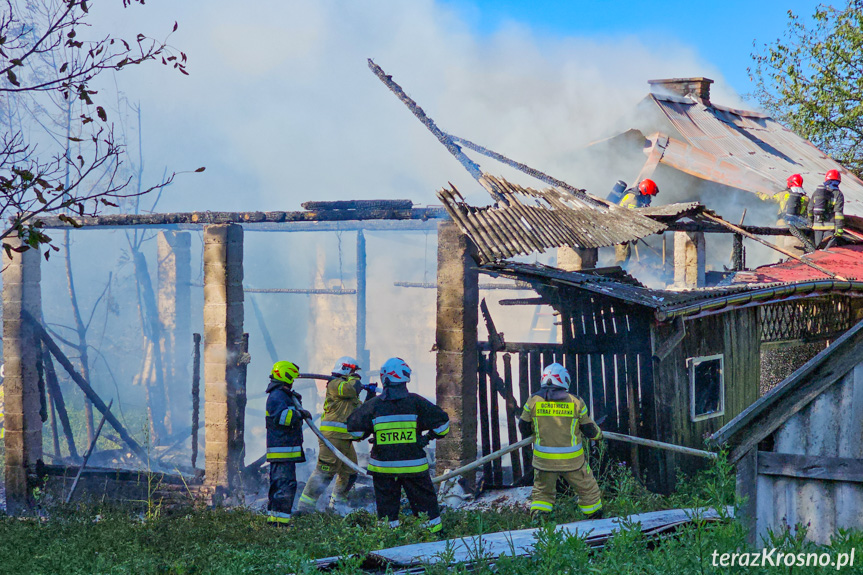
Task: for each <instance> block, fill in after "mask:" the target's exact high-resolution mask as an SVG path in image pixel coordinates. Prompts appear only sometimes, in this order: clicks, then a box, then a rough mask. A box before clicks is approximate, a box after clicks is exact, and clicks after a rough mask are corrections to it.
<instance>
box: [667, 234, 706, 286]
mask: <svg viewBox="0 0 863 575" xmlns="http://www.w3.org/2000/svg"><path fill="white" fill-rule="evenodd" d="M704 262H705V257H704V232H674V285H675V286H676V287H678V288H687V289H690V288H696V287H703V286H704V272H705V269H704Z"/></svg>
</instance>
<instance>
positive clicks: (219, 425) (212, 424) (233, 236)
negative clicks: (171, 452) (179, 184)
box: [204, 224, 246, 491]
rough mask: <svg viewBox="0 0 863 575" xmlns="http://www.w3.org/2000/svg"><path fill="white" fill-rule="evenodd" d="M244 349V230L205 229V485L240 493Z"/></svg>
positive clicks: (227, 227)
mask: <svg viewBox="0 0 863 575" xmlns="http://www.w3.org/2000/svg"><path fill="white" fill-rule="evenodd" d="M242 346H243V227H242V226H240V225H237V224H220V225H210V226H206V227H205V228H204V389H205V395H204V400H205V417H206V419H205V421H206V432H205V438H206V450H205V460H206V484H207V485H210V486H213V487H216V488H221V489H223V490H228V491H230V490H232V489H235V488H239V487H240V481H241V477H240V472H241V471H242V469H243V424H244V414H243V413H242V412H241V411H240V409H239V406H241V405H244V404H245V396H246V390H245V388H244V387H243V386H242V380H241V371H242V369H241V366H240V365H238V362H237V360H238V359H239V358H240V354H241V353H242Z"/></svg>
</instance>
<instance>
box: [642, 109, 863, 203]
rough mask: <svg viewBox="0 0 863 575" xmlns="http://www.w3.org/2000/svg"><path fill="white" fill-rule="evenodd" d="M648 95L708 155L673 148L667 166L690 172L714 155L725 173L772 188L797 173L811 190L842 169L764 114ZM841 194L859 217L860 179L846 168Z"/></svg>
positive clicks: (718, 176)
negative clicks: (740, 174) (745, 176)
mask: <svg viewBox="0 0 863 575" xmlns="http://www.w3.org/2000/svg"><path fill="white" fill-rule="evenodd" d="M648 98H650V99H652V101H653V102H654V103H655V104H656V106H657V107H658V108H659V109H660V110H661V111H662V112H663V114H664V115H665V116H666V117H667V118H668V120H669V122H671V124H672V125H673V126H674V127H675V128H676V129H677V130H678V132H680V134H681V135H682V136H683V137H684V138H685V139H686V141H687V142H688V143H689V144H691V145H692V146H693V147H694V148H697V149H698V150H700V151H701V152H704V153H705V154H707V155H706V156H704V157H701V156H698V155H697V154H695V153H690V154H689V156H688V157H683V158H681V156H680V154H679V153H675V152H679V150H673V149H672V150H671V154H669V152H668V150H666V156H665V157H663V160H662V161H663V162H666V163H669V164H670V165H674V163H675V162H677V163H680V162H682V163H683V165H689V166H690V167H691V168H692V169H693V171H699V170H700V169H701V168H704V167H705V166H709V164H710V162H709V161H708V159H709V158H715V159H718V160H720V161H722V162H724V165H725V166H726V168H727V169H728V171H729V173H730V172H731V171H732V169H731V168H732V167H733V168H734V169H736V170H738V171H745V172H748V173H749V174H750V176H751V179H752V181H754V182H763V181H769V182H773V191H779V190H781V189H783V188H784V187H785V180H786V179H787V177H788V176H790V175H791V174H795V173H797V174H801V175H802V176H803V182H804V187H805V188H806V189H807V190H808V191H809V192H810V193H811V192H812V191H813V190H814V189H815V186H817V185H818V184H820V183H822V182H823V181H824V174H825V173H826V172H827V170H831V169H837V170H840V171H844V168H842V166H841V165H840V164H839V163H837V162H835V161H834V160H833V159H831V158H830V157H829V156H827V155H826V154H825V153H824V152H822V151H821V150H819V149H818V148H816V147H815V146H814V145H812V143H811V142H809V141H808V140H806V139H804V138H801V137H800V136H798V135H797V134H795V133H794V132H792V131H791V130H789V129H788V128H786V127H785V126H783V125H782V124H780V123H779V122H777V121H776V120H774V119H773V118H770V117H769V116H764V115H762V114H757V113H752V112H746V111H742V110H732V109H730V108H724V107H721V106H715V105H712V106H704V105H703V104H701V103H699V102H695V101H694V100H688V99H687V100H684V99H680V98H674V99H671V98H663V97H657V96H656V95H650V96H648ZM669 147H671V146H669ZM675 167H678V166H675ZM678 169H681V168H678ZM709 172H710V170H708V173H709ZM696 175H697V174H696ZM722 176H723V174H722V172H721V170H720V172H718V173H716V174H714V176H711V177H710V178H709V179H715V180H716V181H718V182H719V183H725V182H724V181H723V180H724V178H723V177H722ZM699 177H704V176H699ZM743 181H746V180H745V179H744V180H743ZM762 186H763V184H762V183H757V184H756V185H753V186H751V187H749V188H747V187H742V188H741V189H748V190H750V191H763V190H762V189H761V188H762ZM734 187H741V186H739V185H735V186H734ZM842 192H843V193H844V195H845V210H846V213H849V214H855V215H863V181H861V180H860V179H858V178H857V177H856V176H854V175H853V174H851V173H850V172H846V173H843V175H842Z"/></svg>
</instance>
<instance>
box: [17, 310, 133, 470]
mask: <svg viewBox="0 0 863 575" xmlns="http://www.w3.org/2000/svg"><path fill="white" fill-rule="evenodd" d="M21 314H22V316H23V317H24V319H25V320H26V321H28V322H30V324H31V326H32V327H33V329H34V331H35V332H36V335H37V336H38V337H39V338H40V339H41V340H42V342H43V343H44V344H45V346H46V347H47V348H48V351H50V352H51V355H53V356H54V358H55V359H56V360H57V361H58V362H60V365H62V366H63V369H65V370H66V372H67V373H68V374H69V377H71V378H72V381H74V382H75V383H76V384H77V385H78V387H79V388H81V391H83V392H84V395H86V396H87V398H88V399H89V400H90V401H91V402H93V407H95V408H96V409H98V410H99V412H100V413H102V414H103V415H104V416H105V418H106V419H107V420H108V423H110V424H111V427H113V428H114V429H115V430H116V431H117V433H118V434H119V435H120V437H121V438H122V440H123V443H125V444H126V445H128V446H129V448H130V449H131V450H132V452H133V453H134V454H135V455H137V456H138V458H139V459H140V460H141V461H142V462H143V463H144V464H147V463H148V462H149V461H150V457H149V456H148V455H147V452H146V451H144V449H143V448H142V447H141V445H140V444H139V443H138V442H137V441H135V440H134V439H133V438H132V436H131V435H129V432H127V431H126V428H125V427H123V424H121V423H120V421H119V420H118V419H117V418H116V416H115V415H114V414H113V413H111V412H110V411H109V410H108V407H107V406H106V405H105V402H104V401H102V398H101V397H99V395H98V394H97V393H96V392H95V391H93V388H92V387H90V384H89V383H88V382H87V380H85V379H84V378H83V377H81V375H80V374H79V373H78V372H77V371H75V368H74V367H73V366H72V362H71V361H69V358H68V357H66V354H64V353H63V352H62V350H61V349H60V348H59V347H58V346H57V344H56V343H54V340H53V339H51V336H50V335H48V332H47V331H45V328H44V327H42V324H41V323H39V321H38V320H37V319H36V318H34V317H33V316H32V315H30V312H28V311H26V310H24V311H22V312H21Z"/></svg>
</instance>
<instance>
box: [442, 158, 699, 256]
mask: <svg viewBox="0 0 863 575" xmlns="http://www.w3.org/2000/svg"><path fill="white" fill-rule="evenodd" d="M482 177H483V179H484V180H485V181H486V182H488V183H489V184H491V185H492V186H493V187H494V189H495V190H496V192H497V195H498V197H499V199H498V201H497V203H496V204H495V205H494V206H488V207H481V208H476V207H473V206H470V205H468V204H467V202H465V201H464V198H463V197H462V195H461V194H460V193H459V191H458V190H457V189H456V188H455V186H453V185H452V184H450V188H449V189H446V188H445V189H442V190H440V191H439V192H438V198H440V200H441V201H442V202H443V205H444V208H446V210H447V212H449V214H450V216H451V217H452V219H453V220H454V221H455V222H456V224H458V226H459V227H460V228H461V229H462V231H463V232H464V233H466V234H467V235H468V236H469V237H470V238H471V239H472V240H473V242H474V243H475V244H476V246H477V249H478V252H479V253H478V255H479V259H480V263H487V262H492V261H496V260H500V259H506V258H510V257H513V256H516V255H519V254H520V255H527V254H530V253H532V252H534V251H543V250H546V249H549V248H555V247H559V246H570V247H572V248H598V247H605V246H612V245H615V244H620V243H624V242H630V241H635V240H637V239H640V238H644V237H647V236H649V235H652V234H655V233H659V232H662V231H663V230H665V229H666V225H665V224H663V223H660V222H659V221H657V220H654V219H651V218H649V217H647V216H645V215H642V214H640V213H638V211H636V210H630V209H626V208H622V207H620V206H616V205H613V204H608V203H607V202H603V201H598V200H593V201H591V199H590V198H583V197H578V196H574V195H573V194H571V193H569V192H566V191H563V190H560V189H559V188H547V189H545V190H535V189H533V188H525V187H522V186H519V185H517V184H513V183H510V182H507V181H506V180H504V179H503V178H496V177H494V176H491V175H489V174H483V176H482ZM685 209H686V208H685ZM639 211H640V210H639ZM665 211H666V212H669V211H673V210H668V209H666V210H665ZM662 214H663V215H665V212H662Z"/></svg>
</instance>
